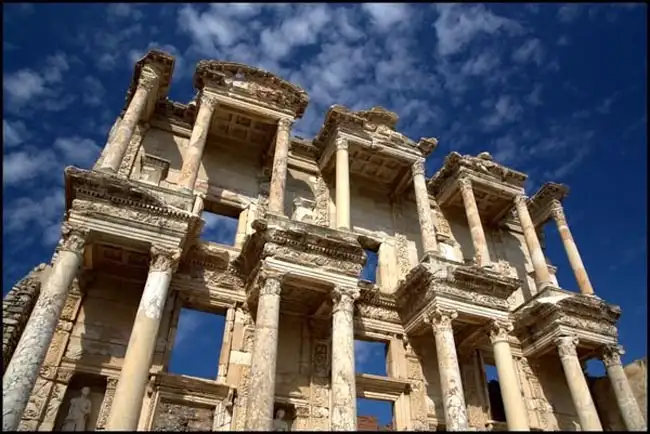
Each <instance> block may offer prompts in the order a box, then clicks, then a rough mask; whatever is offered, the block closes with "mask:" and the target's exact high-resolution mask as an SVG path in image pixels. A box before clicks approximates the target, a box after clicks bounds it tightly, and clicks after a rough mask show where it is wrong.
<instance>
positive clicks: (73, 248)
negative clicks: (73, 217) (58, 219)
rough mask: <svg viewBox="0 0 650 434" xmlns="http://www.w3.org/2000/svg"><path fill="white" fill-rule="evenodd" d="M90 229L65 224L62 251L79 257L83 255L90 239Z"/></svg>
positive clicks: (63, 226)
mask: <svg viewBox="0 0 650 434" xmlns="http://www.w3.org/2000/svg"><path fill="white" fill-rule="evenodd" d="M88 233H89V231H88V229H86V228H82V227H79V226H75V225H71V224H70V223H68V222H64V223H63V224H62V225H61V241H60V245H59V249H60V250H65V251H68V252H72V253H77V254H79V255H81V254H83V252H84V247H85V246H86V240H87V239H88Z"/></svg>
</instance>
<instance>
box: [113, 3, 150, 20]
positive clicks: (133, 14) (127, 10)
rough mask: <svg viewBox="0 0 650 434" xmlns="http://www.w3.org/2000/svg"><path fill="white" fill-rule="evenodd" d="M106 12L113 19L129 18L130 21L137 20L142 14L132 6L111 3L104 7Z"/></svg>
mask: <svg viewBox="0 0 650 434" xmlns="http://www.w3.org/2000/svg"><path fill="white" fill-rule="evenodd" d="M106 12H107V13H108V15H109V16H112V17H115V18H130V19H132V20H135V21H137V20H139V19H141V18H142V16H143V14H142V12H141V11H139V10H138V9H137V7H136V6H135V5H133V4H129V3H112V4H109V5H107V6H106Z"/></svg>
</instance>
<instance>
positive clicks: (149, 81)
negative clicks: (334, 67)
mask: <svg viewBox="0 0 650 434" xmlns="http://www.w3.org/2000/svg"><path fill="white" fill-rule="evenodd" d="M156 86H158V78H157V77H154V76H152V75H145V74H141V75H140V78H139V79H138V87H142V88H144V89H146V90H147V91H149V92H151V91H152V90H153V89H154V88H155V87H156Z"/></svg>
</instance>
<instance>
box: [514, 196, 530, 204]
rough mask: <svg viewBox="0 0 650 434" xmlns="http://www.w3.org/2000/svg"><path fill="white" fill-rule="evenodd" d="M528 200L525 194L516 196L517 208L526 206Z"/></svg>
mask: <svg viewBox="0 0 650 434" xmlns="http://www.w3.org/2000/svg"><path fill="white" fill-rule="evenodd" d="M527 200H528V196H526V195H524V194H517V195H515V199H514V202H515V205H516V206H526V201H527Z"/></svg>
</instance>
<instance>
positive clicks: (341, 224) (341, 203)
mask: <svg viewBox="0 0 650 434" xmlns="http://www.w3.org/2000/svg"><path fill="white" fill-rule="evenodd" d="M336 228H337V229H350V161H349V157H348V141H347V140H346V139H342V138H338V139H336Z"/></svg>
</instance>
